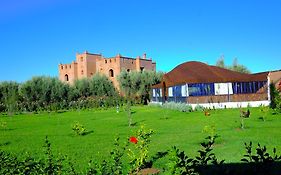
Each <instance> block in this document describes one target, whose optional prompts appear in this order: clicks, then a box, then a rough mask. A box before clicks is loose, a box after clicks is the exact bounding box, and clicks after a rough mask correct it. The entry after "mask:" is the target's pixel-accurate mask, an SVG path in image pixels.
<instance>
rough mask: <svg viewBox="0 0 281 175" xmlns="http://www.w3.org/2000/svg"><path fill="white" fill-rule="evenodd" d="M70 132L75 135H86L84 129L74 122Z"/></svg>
mask: <svg viewBox="0 0 281 175" xmlns="http://www.w3.org/2000/svg"><path fill="white" fill-rule="evenodd" d="M72 130H73V131H74V132H75V134H76V135H81V136H83V135H85V134H86V133H87V130H86V128H85V127H84V126H83V125H82V124H80V123H79V122H75V123H74V124H73V126H72Z"/></svg>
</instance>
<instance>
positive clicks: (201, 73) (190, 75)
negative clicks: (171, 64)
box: [156, 61, 268, 87]
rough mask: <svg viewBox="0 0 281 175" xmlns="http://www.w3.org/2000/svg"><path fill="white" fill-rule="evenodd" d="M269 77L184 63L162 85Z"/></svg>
mask: <svg viewBox="0 0 281 175" xmlns="http://www.w3.org/2000/svg"><path fill="white" fill-rule="evenodd" d="M267 75H268V72H263V73H258V74H246V73H240V72H236V71H231V70H228V69H224V68H220V67H217V66H210V65H207V64H205V63H202V62H197V61H190V62H185V63H182V64H180V65H178V66H177V67H175V68H174V69H173V70H171V71H170V72H168V73H166V74H165V75H164V76H163V80H162V83H163V82H165V83H166V86H167V87H168V86H174V85H180V84H185V83H224V82H249V81H266V80H267ZM156 86H159V85H156ZM160 86H161V85H160Z"/></svg>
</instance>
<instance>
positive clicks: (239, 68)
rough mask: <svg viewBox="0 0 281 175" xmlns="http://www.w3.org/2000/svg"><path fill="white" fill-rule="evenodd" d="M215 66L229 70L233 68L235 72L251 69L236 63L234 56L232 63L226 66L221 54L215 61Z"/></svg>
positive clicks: (247, 71) (245, 71)
mask: <svg viewBox="0 0 281 175" xmlns="http://www.w3.org/2000/svg"><path fill="white" fill-rule="evenodd" d="M216 66H218V67H221V68H225V69H229V70H233V71H236V72H240V73H247V74H249V73H251V71H250V70H249V69H248V68H247V67H246V66H244V65H242V64H239V63H238V59H237V58H234V60H233V63H232V65H230V66H227V65H225V63H224V56H221V57H220V58H219V59H218V60H217V62H216Z"/></svg>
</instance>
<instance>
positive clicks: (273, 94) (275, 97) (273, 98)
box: [269, 83, 281, 112]
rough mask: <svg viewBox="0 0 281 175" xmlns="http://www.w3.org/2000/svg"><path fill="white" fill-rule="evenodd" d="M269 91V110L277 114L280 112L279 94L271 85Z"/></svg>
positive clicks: (280, 99) (280, 98)
mask: <svg viewBox="0 0 281 175" xmlns="http://www.w3.org/2000/svg"><path fill="white" fill-rule="evenodd" d="M269 89H270V108H272V109H275V110H276V111H277V112H281V97H280V93H279V92H278V90H277V89H276V87H275V85H274V84H273V83H271V84H270V85H269Z"/></svg>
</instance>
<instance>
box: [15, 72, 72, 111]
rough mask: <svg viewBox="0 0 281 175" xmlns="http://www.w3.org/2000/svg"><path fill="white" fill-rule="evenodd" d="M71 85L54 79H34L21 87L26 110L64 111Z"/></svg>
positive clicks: (44, 77) (42, 77)
mask: <svg viewBox="0 0 281 175" xmlns="http://www.w3.org/2000/svg"><path fill="white" fill-rule="evenodd" d="M68 91H69V85H67V84H65V83H63V82H61V81H59V80H58V79H57V78H53V77H46V76H40V77H33V78H32V79H31V80H28V81H26V82H25V83H23V84H22V85H21V87H20V94H21V96H22V98H23V101H24V103H25V107H26V110H28V111H37V110H44V109H48V108H50V107H51V108H53V109H50V110H57V109H62V108H64V106H65V105H66V103H67V96H68Z"/></svg>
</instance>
